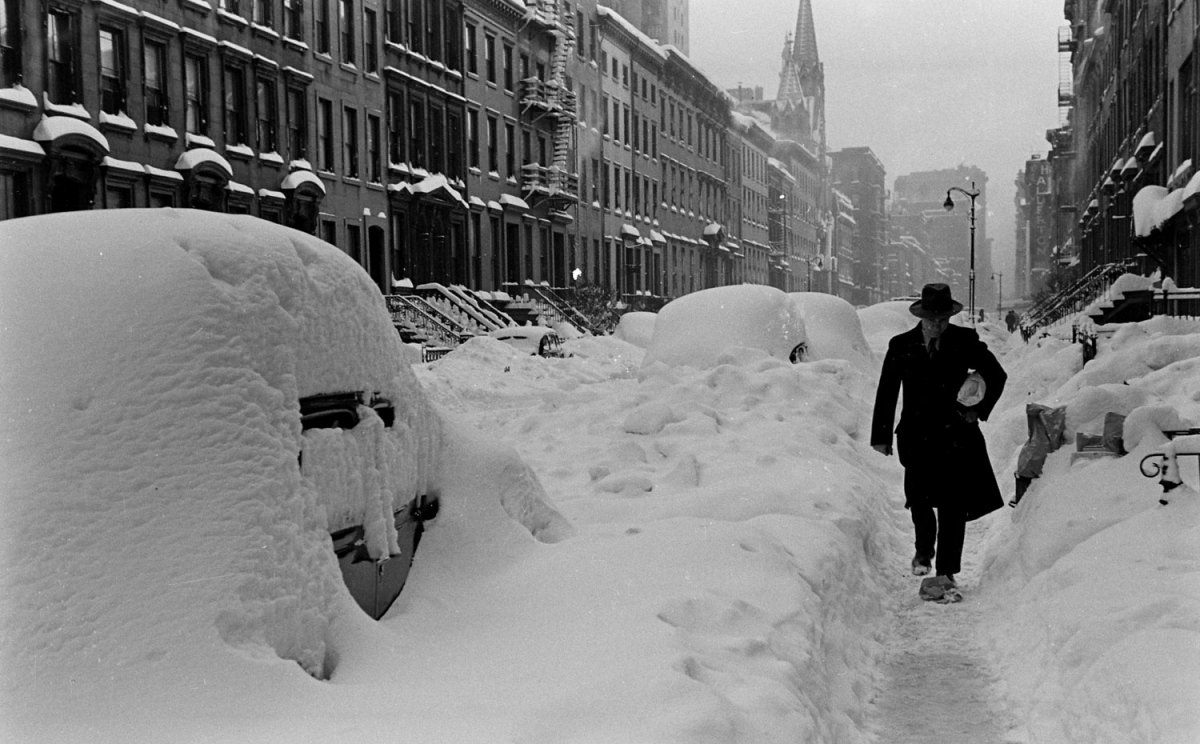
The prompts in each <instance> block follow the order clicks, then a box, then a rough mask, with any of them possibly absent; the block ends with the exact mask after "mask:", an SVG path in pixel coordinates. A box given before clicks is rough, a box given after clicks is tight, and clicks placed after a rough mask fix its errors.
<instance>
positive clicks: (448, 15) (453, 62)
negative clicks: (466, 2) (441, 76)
mask: <svg viewBox="0 0 1200 744" xmlns="http://www.w3.org/2000/svg"><path fill="white" fill-rule="evenodd" d="M442 16H443V19H444V20H443V22H442V27H443V28H444V29H445V33H444V34H443V36H444V37H445V40H446V58H445V59H444V60H443V61H444V62H445V63H446V67H448V68H449V69H451V70H458V69H461V67H462V65H461V63H460V62H459V59H458V49H459V43H460V41H459V38H458V34H456V33H454V31H453V29H456V28H458V27H459V26H460V25H462V18H461V17H460V15H459V12H458V10H457V9H455V8H454V7H453V6H451V5H450V3H446V5H445V7H444V8H443V9H442Z"/></svg>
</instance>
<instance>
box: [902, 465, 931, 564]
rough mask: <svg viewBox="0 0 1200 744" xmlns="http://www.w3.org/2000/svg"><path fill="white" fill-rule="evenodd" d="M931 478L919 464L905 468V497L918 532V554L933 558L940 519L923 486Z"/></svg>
mask: <svg viewBox="0 0 1200 744" xmlns="http://www.w3.org/2000/svg"><path fill="white" fill-rule="evenodd" d="M928 483H929V480H928V478H927V477H925V476H924V475H923V474H922V473H921V472H920V467H919V466H910V467H907V468H905V469H904V499H905V502H906V503H905V506H907V507H908V511H909V514H910V515H911V516H912V522H913V530H914V531H915V532H916V533H917V535H916V543H915V548H916V552H917V555H919V556H921V557H922V558H925V559H926V560H932V559H933V555H934V552H935V551H934V544H935V543H936V541H937V534H938V520H937V517H936V516H934V513H933V507H931V506H930V505H929V498H928V494H926V493H924V492H923V489H922V486H923V485H925V484H928Z"/></svg>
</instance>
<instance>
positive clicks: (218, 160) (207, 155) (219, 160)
mask: <svg viewBox="0 0 1200 744" xmlns="http://www.w3.org/2000/svg"><path fill="white" fill-rule="evenodd" d="M202 163H211V164H213V165H215V166H217V167H218V168H220V169H221V170H222V171H224V173H225V177H226V178H232V177H233V168H232V167H230V165H229V161H228V160H226V159H225V158H224V157H222V156H221V154H220V153H218V152H216V151H215V150H210V149H209V148H207V147H193V148H192V149H191V150H187V151H185V152H184V153H183V154H182V155H180V156H179V159H178V160H176V161H175V170H181V171H182V170H192V169H193V168H195V167H196V166H197V165H200V164H202Z"/></svg>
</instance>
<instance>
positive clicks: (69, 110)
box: [42, 93, 92, 121]
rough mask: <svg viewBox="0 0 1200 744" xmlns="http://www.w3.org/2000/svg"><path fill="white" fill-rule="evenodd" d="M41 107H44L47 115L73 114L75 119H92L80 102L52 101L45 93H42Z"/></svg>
mask: <svg viewBox="0 0 1200 744" xmlns="http://www.w3.org/2000/svg"><path fill="white" fill-rule="evenodd" d="M42 108H43V109H45V112H46V114H47V115H50V114H56V115H59V116H73V117H75V118H76V119H83V120H84V121H91V120H92V115H91V114H89V113H88V110H87V109H85V108H84V107H83V105H82V104H79V103H70V104H62V103H53V102H52V101H51V100H50V97H49V96H47V95H46V94H45V93H42Z"/></svg>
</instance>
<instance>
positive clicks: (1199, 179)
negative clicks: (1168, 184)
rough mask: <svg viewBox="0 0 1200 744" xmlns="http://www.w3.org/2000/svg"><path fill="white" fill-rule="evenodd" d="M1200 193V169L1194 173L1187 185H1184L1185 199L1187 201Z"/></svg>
mask: <svg viewBox="0 0 1200 744" xmlns="http://www.w3.org/2000/svg"><path fill="white" fill-rule="evenodd" d="M1197 194H1200V171H1196V172H1195V173H1193V174H1192V178H1191V180H1190V181H1188V182H1187V186H1184V187H1183V196H1182V198H1183V200H1184V201H1187V200H1188V199H1191V198H1192V197H1194V196H1196V195H1197Z"/></svg>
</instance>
